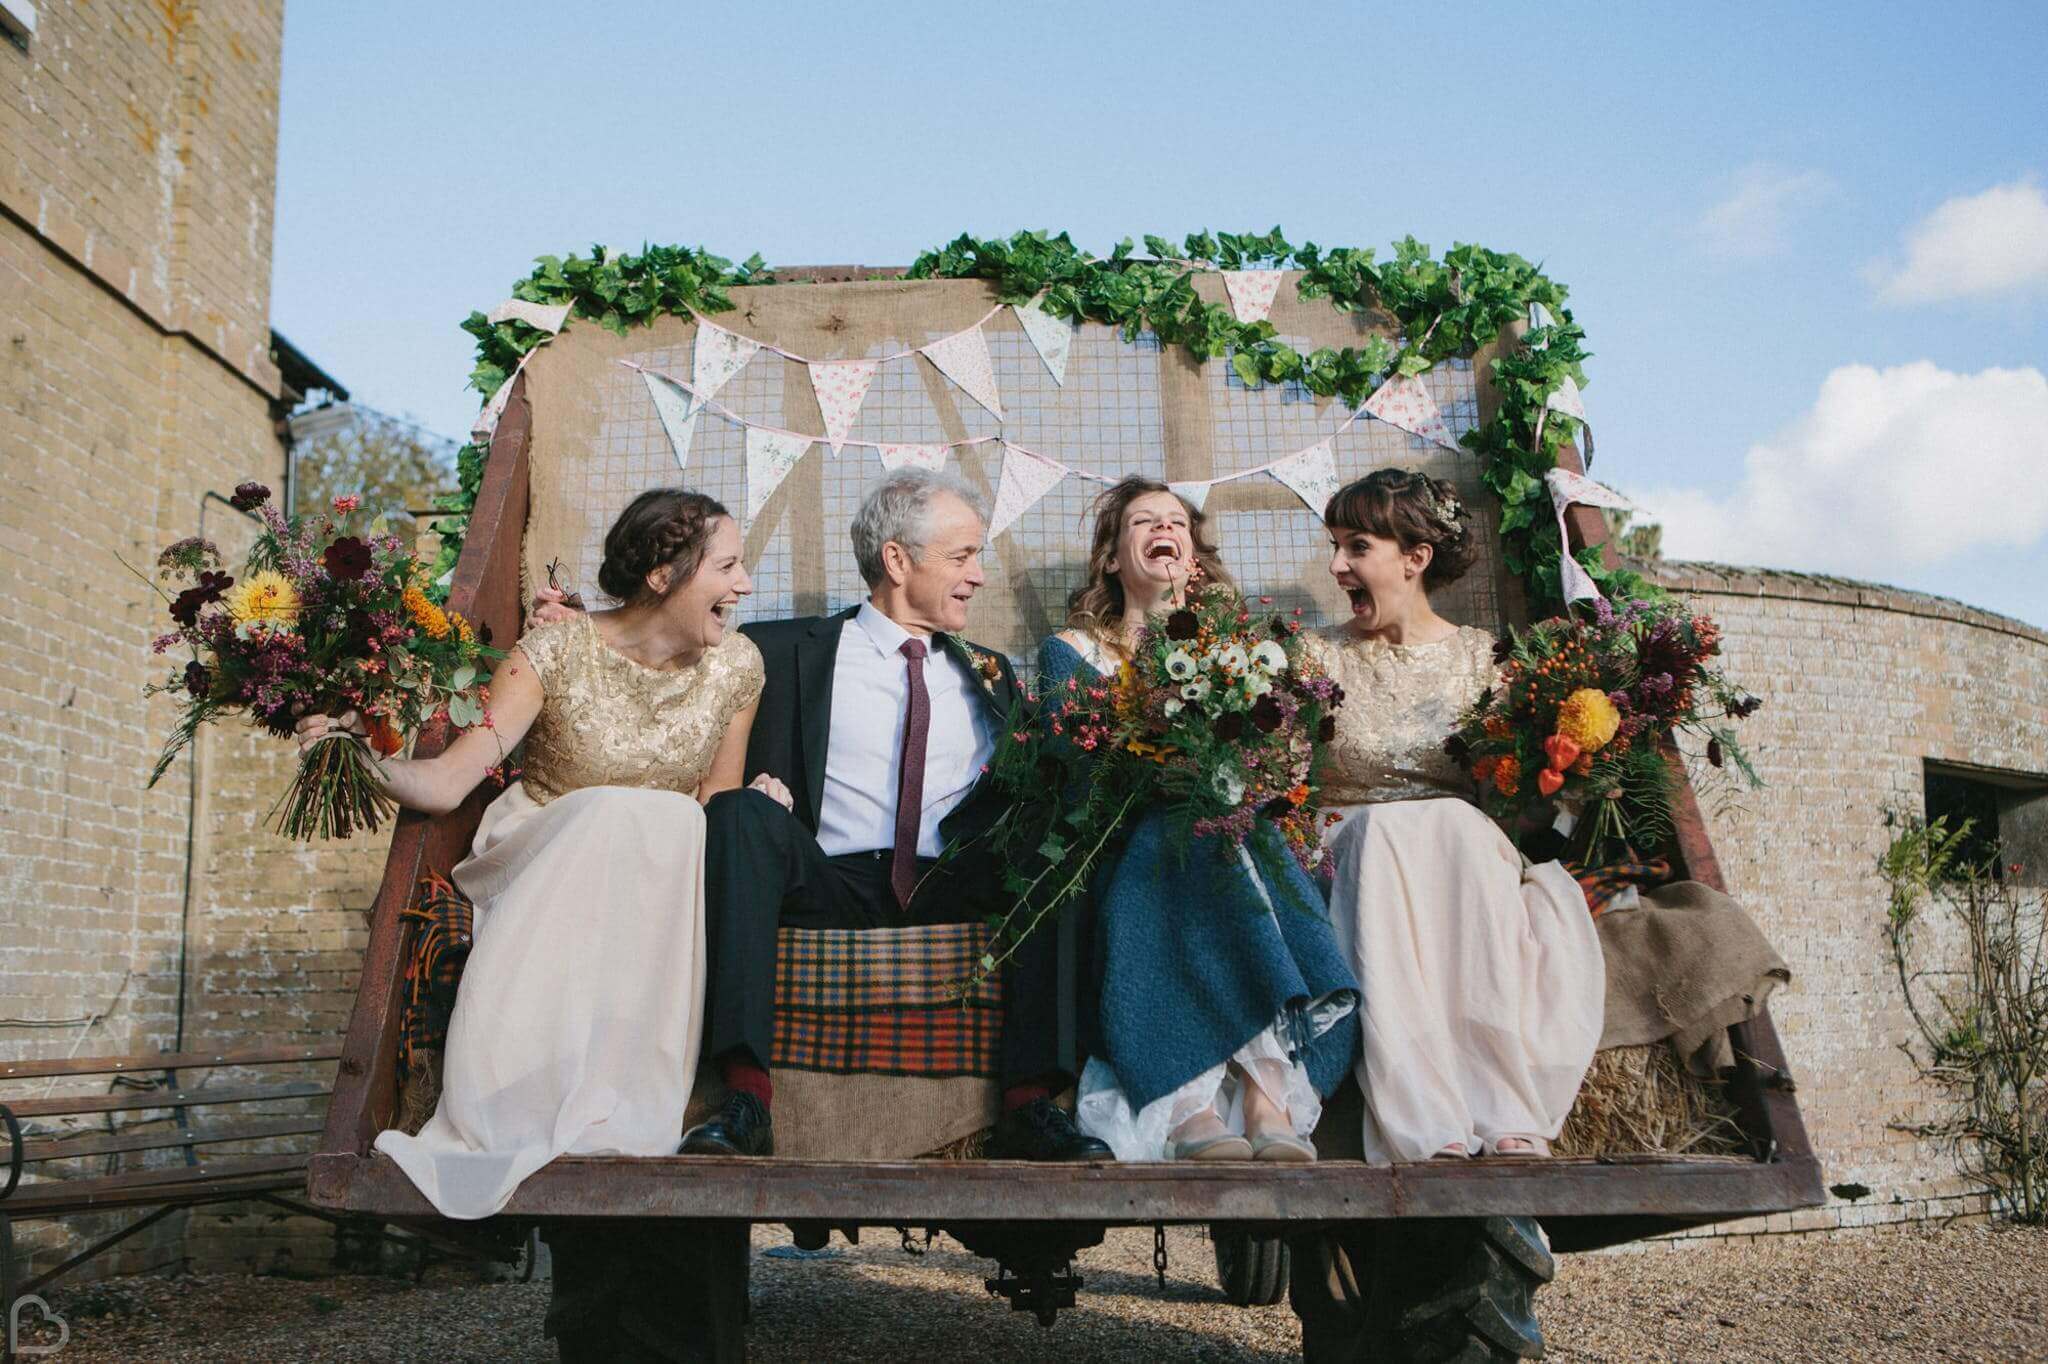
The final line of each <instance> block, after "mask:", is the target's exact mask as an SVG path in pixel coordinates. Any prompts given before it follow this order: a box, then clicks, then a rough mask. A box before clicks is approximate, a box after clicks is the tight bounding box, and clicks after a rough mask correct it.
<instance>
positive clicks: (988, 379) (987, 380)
mask: <svg viewBox="0 0 2048 1364" xmlns="http://www.w3.org/2000/svg"><path fill="white" fill-rule="evenodd" d="M923 349H924V354H925V358H926V359H928V360H930V361H931V362H932V363H933V364H935V365H937V366H938V367H939V373H941V374H943V375H945V376H946V377H947V378H948V379H951V380H952V381H953V382H954V383H956V384H958V385H959V386H960V387H961V388H963V389H965V390H966V391H967V396H968V397H970V398H972V399H974V401H976V402H978V403H980V404H981V405H982V406H983V407H985V408H987V409H988V410H989V411H990V412H992V413H993V414H995V419H996V420H997V421H1001V420H1002V419H1003V400H1002V395H1000V394H998V393H997V392H996V368H995V363H994V362H993V361H991V360H990V359H989V356H988V338H987V337H985V336H983V335H982V334H981V328H980V327H979V326H974V327H969V328H968V329H967V330H966V331H964V332H954V333H953V334H952V335H951V336H946V337H941V338H940V339H939V340H937V341H934V342H932V343H931V344H930V345H929V346H926V347H924V348H923Z"/></svg>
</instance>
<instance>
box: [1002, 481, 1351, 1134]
mask: <svg viewBox="0 0 2048 1364" xmlns="http://www.w3.org/2000/svg"><path fill="white" fill-rule="evenodd" d="M1203 520H1204V518H1203V516H1202V514H1201V513H1200V512H1199V511H1197V510H1196V509H1195V508H1194V507H1192V506H1191V505H1189V504H1188V503H1187V502H1186V501H1185V500H1184V499H1182V498H1181V497H1180V496H1179V495H1178V494H1177V493H1175V492H1173V491H1172V490H1171V489H1170V488H1168V487H1167V485H1166V484H1164V483H1157V482H1153V481H1150V480H1147V479H1143V478H1138V477H1135V476H1134V477H1130V478H1126V479H1124V480H1123V481H1122V482H1120V483H1118V484H1117V485H1116V486H1115V487H1113V488H1110V489H1109V490H1108V491H1106V492H1105V493H1104V494H1103V495H1102V497H1101V499H1100V500H1099V501H1098V503H1097V508H1096V518H1095V533H1094V538H1093V542H1092V545H1091V547H1090V551H1089V556H1088V579H1087V581H1086V582H1085V583H1084V584H1082V586H1081V587H1080V588H1078V589H1077V590H1076V591H1075V592H1074V594H1073V596H1072V598H1071V599H1070V601H1069V612H1068V616H1067V628H1066V629H1064V630H1062V631H1060V632H1059V633H1058V634H1056V635H1053V636H1051V637H1050V638H1048V639H1047V640H1046V641H1045V643H1044V644H1043V645H1041V646H1040V648H1039V655H1038V666H1039V685H1040V688H1041V689H1042V692H1043V694H1045V695H1048V696H1049V695H1051V694H1053V693H1054V692H1055V691H1058V690H1063V689H1064V688H1065V687H1066V685H1067V681H1068V679H1069V678H1073V679H1075V680H1076V682H1077V683H1078V684H1079V685H1081V686H1089V685H1092V684H1093V683H1095V682H1096V681H1098V680H1100V679H1101V678H1103V677H1104V676H1107V675H1109V674H1112V673H1114V672H1115V671H1116V669H1117V668H1118V667H1119V666H1121V665H1122V664H1123V663H1124V662H1125V661H1127V660H1128V659H1129V658H1130V656H1131V649H1132V647H1133V646H1134V645H1135V644H1136V642H1137V639H1138V634H1139V631H1140V630H1142V629H1143V628H1144V626H1145V623H1146V621H1147V618H1148V617H1149V616H1151V615H1152V614H1153V613H1155V612H1157V611H1161V610H1164V609H1166V608H1168V607H1169V606H1171V605H1173V604H1175V603H1177V602H1178V601H1179V600H1180V598H1181V595H1182V593H1183V592H1184V590H1185V587H1186V584H1187V581H1188V577H1189V573H1190V571H1191V570H1192V569H1193V568H1195V567H1197V566H1199V567H1200V569H1201V570H1202V573H1203V574H1204V576H1205V577H1207V578H1208V579H1211V580H1215V581H1222V582H1228V581H1229V579H1228V578H1227V577H1225V575H1224V573H1223V566H1222V564H1221V562H1220V561H1219V560H1218V558H1217V555H1216V549H1215V546H1214V545H1212V544H1210V543H1208V542H1207V541H1206V540H1205V539H1204V536H1203ZM1168 823H1169V821H1168V819H1167V817H1166V815H1165V813H1164V812H1163V811H1154V812H1152V813H1150V814H1147V815H1145V816H1144V817H1142V818H1141V819H1139V820H1138V821H1137V823H1136V824H1135V826H1134V828H1133V830H1132V833H1131V835H1130V839H1129V841H1128V842H1127V843H1126V844H1125V846H1124V847H1123V849H1122V850H1121V851H1120V852H1119V853H1118V855H1117V856H1116V858H1115V860H1114V861H1113V862H1112V863H1111V864H1109V865H1108V866H1106V867H1105V868H1104V869H1103V870H1102V871H1101V872H1099V873H1098V874H1097V876H1096V880H1095V884H1094V886H1093V890H1094V899H1095V921H1096V935H1095V936H1096V941H1095V951H1096V960H1097V962H1098V964H1099V966H1100V969H1101V974H1100V981H1101V1003H1100V1007H1099V1016H1098V1020H1097V1024H1098V1027H1097V1031H1098V1037H1097V1042H1096V1047H1095V1055H1094V1057H1092V1058H1091V1059H1090V1061H1089V1062H1088V1065H1087V1069H1086V1071H1085V1072H1084V1073H1083V1075H1082V1077H1081V1083H1080V1096H1079V1101H1078V1104H1077V1107H1076V1116H1077V1118H1078V1119H1079V1122H1080V1125H1081V1127H1082V1129H1083V1130H1084V1131H1086V1132H1088V1133H1089V1134H1090V1135H1091V1136H1095V1137H1099V1138H1101V1139H1102V1140H1104V1141H1107V1142H1108V1143H1109V1144H1110V1145H1111V1146H1112V1147H1114V1148H1115V1150H1116V1154H1117V1158H1118V1159H1119V1160H1251V1159H1258V1160H1268V1161H1297V1162H1298V1161H1311V1160H1314V1159H1315V1156H1316V1152H1315V1147H1314V1146H1313V1145H1312V1144H1311V1143H1310V1141H1309V1133H1311V1132H1312V1131H1313V1130H1314V1129H1315V1124H1316V1119H1317V1118H1318V1117H1319V1116H1320V1115H1321V1112H1322V1096H1323V1095H1326V1094H1328V1093H1329V1092H1330V1091H1331V1090H1332V1089H1334V1088H1335V1087H1336V1086H1337V1084H1338V1083H1339V1082H1340V1081H1341V1080H1342V1079H1343V1077H1344V1074H1345V1071H1346V1069H1347V1068H1348V1067H1349V1066H1350V1064H1351V1063H1352V1061H1353V1060H1354V1059H1355V1057H1356V1054H1357V1048H1358V1023H1357V1018H1356V1011H1357V1007H1358V985H1357V981H1356V979H1355V978H1354V977H1353V975H1352V973H1351V970H1350V967H1349V966H1348V965H1347V964H1346V962H1345V959H1344V955H1343V953H1342V952H1341V950H1340V949H1339V948H1338V945H1337V942H1336V939H1335V936H1334V935H1333V933H1332V931H1331V929H1330V925H1329V922H1328V920H1327V918H1326V917H1325V911H1324V908H1323V898H1322V896H1321V894H1320V893H1319V892H1318V891H1317V888H1316V886H1315V884H1314V882H1312V881H1311V880H1310V879H1309V878H1308V876H1307V875H1306V874H1305V873H1304V872H1302V871H1301V870H1300V868H1299V867H1298V866H1297V865H1296V864H1295V862H1294V860H1293V859H1292V858H1291V857H1290V856H1288V855H1287V854H1286V852H1285V851H1284V850H1283V849H1282V847H1281V844H1280V839H1279V834H1278V831H1277V830H1275V829H1273V828H1272V827H1270V826H1269V825H1267V824H1265V823H1264V822H1263V821H1261V822H1260V823H1259V824H1258V825H1257V826H1255V830H1254V834H1253V837H1254V838H1256V839H1260V840H1262V841H1269V846H1268V847H1267V848H1266V851H1268V852H1271V853H1275V854H1277V855H1276V856H1269V857H1263V858H1257V859H1254V858H1252V857H1251V856H1250V855H1249V854H1248V853H1247V852H1246V851H1245V850H1243V849H1239V848H1233V847H1231V846H1230V845H1229V844H1228V842H1227V841H1225V840H1223V839H1222V838H1220V837H1211V838H1197V839H1194V840H1193V841H1192V842H1191V843H1190V844H1189V845H1188V846H1187V848H1186V850H1185V854H1184V855H1183V853H1182V852H1181V851H1180V850H1178V849H1174V848H1170V847H1169V846H1168V835H1167V827H1168ZM1268 866H1279V867H1284V868H1285V872H1284V874H1274V873H1272V872H1270V871H1268V870H1266V868H1267V867H1268Z"/></svg>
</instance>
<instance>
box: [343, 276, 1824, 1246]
mask: <svg viewBox="0 0 2048 1364" xmlns="http://www.w3.org/2000/svg"><path fill="white" fill-rule="evenodd" d="M778 273H779V275H780V276H781V277H782V278H785V279H787V278H791V277H793V276H800V277H806V278H810V279H813V280H816V281H819V282H836V281H840V280H850V279H866V278H877V277H885V276H890V275H900V274H901V273H902V272H901V271H900V270H881V269H868V268H863V267H851V266H849V267H821V268H811V269H806V270H802V271H788V270H785V271H781V272H778ZM1499 344H1509V345H1511V344H1514V338H1513V337H1508V338H1504V341H1503V342H1501V343H1496V345H1499ZM1495 353H1497V352H1496V351H1495V350H1494V349H1493V348H1489V349H1488V350H1486V351H1482V352H1481V353H1480V354H1479V355H1478V356H1476V357H1475V358H1474V362H1473V366H1474V370H1475V372H1476V373H1477V376H1478V378H1479V397H1480V407H1481V412H1480V416H1481V419H1482V420H1486V419H1488V418H1490V416H1491V414H1492V411H1493V409H1494V407H1495V406H1497V404H1498V395H1497V394H1495V392H1494V391H1493V387H1492V384H1491V382H1490V376H1491V369H1490V366H1489V364H1488V361H1489V360H1490V359H1491V358H1492V355H1493V354H1495ZM513 384H514V387H513V391H512V394H511V396H510V400H509V402H508V404H507V406H506V408H505V411H504V415H503V417H502V419H501V420H500V422H499V424H498V428H497V432H496V434H495V436H494V437H493V439H492V441H491V449H490V458H489V460H488V462H487V463H486V465H485V470H484V479H483V485H482V488H481V490H480V492H479V495H478V498H477V504H476V507H475V510H474V511H473V512H472V514H471V517H470V522H469V531H468V538H467V540H466V542H465V545H464V549H463V553H462V557H461V561H460V563H458V564H457V566H456V570H455V576H454V582H453V589H452V591H451V594H450V604H451V605H452V606H453V607H454V608H455V609H457V610H460V611H461V612H462V613H463V614H465V615H467V616H468V617H470V618H471V619H472V620H475V621H478V622H480V623H481V624H482V625H484V626H486V627H488V629H489V630H490V632H491V634H492V636H493V637H494V638H496V639H498V640H500V641H506V640H511V639H514V638H516V637H517V636H518V633H519V624H520V619H521V606H522V603H521V600H520V574H519V557H520V548H521V540H522V536H523V533H524V528H525V524H526V516H527V498H528V488H527V475H528V464H527V449H528V443H529V439H530V435H531V431H532V412H531V408H530V407H529V405H528V401H527V396H526V392H525V380H524V378H523V377H521V378H518V379H515V380H514V381H513ZM1564 460H1565V462H1566V463H1567V464H1568V465H1569V466H1571V467H1578V455H1577V452H1576V451H1574V450H1567V451H1566V452H1565V454H1564ZM1569 519H1570V528H1571V531H1572V534H1573V538H1574V539H1575V540H1576V541H1577V542H1579V543H1580V544H1582V545H1594V546H1605V544H1606V541H1607V534H1606V526H1605V523H1604V521H1603V520H1602V519H1601V517H1600V515H1599V513H1597V512H1595V511H1593V510H1592V509H1591V508H1586V507H1574V508H1572V509H1571V513H1570V518H1569ZM1608 552H1610V553H1611V549H1609V551H1608ZM445 740H446V735H445V733H444V732H439V731H430V732H429V733H428V734H427V735H426V736H424V737H423V738H422V740H421V742H420V749H419V751H420V752H422V753H429V754H430V753H433V752H437V751H438V750H439V749H440V747H441V746H442V744H443V743H444V742H445ZM485 801H486V796H485V793H484V792H483V791H481V790H479V791H478V792H475V793H473V794H472V795H471V796H470V797H469V799H468V800H467V801H465V802H464V803H463V805H462V806H461V808H459V809H458V810H456V811H454V812H453V813H451V814H448V815H443V816H438V817H432V818H430V817H427V816H425V815H421V814H417V813H413V812H405V813H403V814H401V815H400V817H399V819H398V823H397V827H396V831H395V834H394V836H393V839H392V844H391V850H390V854H389V858H388V860H387V861H386V863H385V869H384V879H383V882H382V885H381V887H380V889H379V891H378V895H377V900H376V905H375V908H374V910H373V911H372V919H371V926H370V939H369V944H368V948H367V951H366V952H365V954H364V958H363V967H362V978H361V983H360V986H359V988H358V993H357V997H356V1005H355V1011H354V1014H353V1016H352V1018H351V1020H350V1024H349V1030H348V1036H347V1039H346V1041H345V1043H344V1046H343V1051H342V1057H341V1062H340V1067H339V1071H338V1073H337V1075H336V1077H335V1084H334V1093H333V1098H332V1100H331V1102H330V1103H329V1106H328V1113H327V1127H326V1131H325V1133H324V1134H323V1136H322V1138H321V1142H320V1147H319V1151H318V1153H317V1154H315V1155H314V1156H313V1158H312V1160H311V1163H310V1165H309V1168H308V1194H309V1197H310V1199H311V1201H312V1202H313V1203H314V1204H315V1205H316V1206H319V1207H322V1208H327V1209H331V1210H334V1211H337V1212H356V1213H368V1214H375V1215H379V1216H383V1217H388V1218H392V1219H394V1220H403V1221H408V1222H421V1223H430V1222H433V1221H436V1220H438V1219H436V1217H435V1214H434V1211H433V1209H432V1207H431V1206H430V1205H428V1203H427V1202H426V1201H425V1200H424V1199H423V1198H421V1197H420V1195H419V1193H418V1191H417V1190H415V1189H414V1188H413V1187H412V1185H411V1184H410V1183H409V1182H408V1181H407V1180H406V1178H405V1176H404V1175H403V1174H402V1173H401V1172H400V1171H399V1170H398V1168H397V1167H396V1166H395V1165H394V1164H393V1163H392V1162H391V1161H390V1159H389V1158H388V1157H385V1156H382V1155H379V1154H377V1153H375V1152H373V1151H372V1150H371V1142H372V1141H373V1140H374V1138H375V1137H376V1134H377V1133H378V1132H379V1131H381V1130H382V1129H384V1128H385V1127H387V1126H389V1125H390V1123H391V1119H392V1115H393V1113H394V1112H395V1110H396V1107H397V1098H398V1092H397V1076H396V1057H397V1028H398V1017H399V999H400V988H401V976H402V968H401V963H402V962H403V961H404V959H405V950H406V942H405V937H406V934H407V932H408V927H407V925H406V924H405V923H404V922H403V921H402V920H401V918H400V910H401V909H403V908H404V907H405V904H406V902H407V900H408V897H409V896H410V895H411V894H412V892H413V887H414V885H415V884H416V882H417V881H418V879H419V877H420V876H421V874H422V873H424V872H427V871H430V870H435V869H441V870H445V869H446V868H448V867H449V866H452V865H453V864H454V863H455V862H456V861H458V860H459V859H460V858H461V857H462V856H463V854H464V853H465V852H466V851H467V849H468V847H469V843H470V839H471V837H472V835H473V834H474V831H475V829H476V826H477V822H478V820H479V818H480V817H481V816H482V813H483V807H484V804H485ZM1676 814H1677V825H1678V847H1677V849H1676V851H1677V859H1676V860H1677V861H1679V862H1680V863H1681V864H1682V870H1683V872H1684V873H1685V874H1686V875H1689V876H1691V877H1692V878H1693V879H1696V880H1699V881H1702V882H1705V883H1706V884H1708V885H1710V886H1714V887H1716V888H1721V887H1722V885H1723V882H1722V877H1721V870H1720V864H1719V862H1718V861H1717V860H1716V858H1715V856H1714V850H1713V847H1712V844H1711V842H1710V841H1709V839H1708V836H1707V831H1706V827H1705V824H1704V822H1703V820H1702V817H1701V813H1700V810H1699V806H1698V803H1697V801H1696V800H1695V798H1694V796H1693V792H1692V790H1691V788H1690V786H1689V785H1684V784H1681V788H1680V791H1679V798H1678V804H1677V810H1676ZM1730 1032H1731V1034H1732V1041H1733V1044H1734V1052H1735V1056H1736V1058H1737V1064H1736V1070H1735V1073H1734V1076H1733V1082H1732V1086H1731V1093H1732V1094H1733V1095H1734V1097H1735V1099H1736V1102H1737V1106H1738V1109H1739V1121H1740V1125H1741V1128H1742V1131H1743V1134H1744V1137H1745V1139H1746V1142H1747V1145H1748V1148H1749V1151H1750V1154H1749V1155H1747V1156H1735V1157H1730V1156H1717V1157H1689V1156H1638V1157H1628V1158H1614V1159H1605V1158H1603V1159H1549V1160H1512V1159H1493V1160H1484V1161H1448V1162H1447V1161H1436V1162H1429V1163H1424V1164H1416V1165H1404V1166H1394V1167H1391V1168H1389V1167H1374V1166H1368V1165H1365V1164H1363V1163H1361V1162H1357V1161H1346V1160H1325V1161H1322V1162H1320V1163H1318V1164H1315V1165H1311V1166H1297V1167H1273V1166H1266V1165H1250V1164H1247V1165H1242V1166H1234V1165H1228V1164H1216V1165H1205V1166H1203V1167H1201V1168H1200V1170H1199V1171H1196V1170H1193V1169H1191V1168H1190V1167H1189V1166H1187V1165H1185V1164H1182V1165H1119V1164H1099V1165H1079V1166H1075V1165H1033V1164H1026V1163H1015V1162H994V1161H943V1162H940V1161H889V1162H840V1161H810V1160H778V1159H773V1158H769V1159H706V1158H695V1157H692V1158H682V1157H670V1158H624V1157H563V1158H561V1159H558V1160H556V1161H554V1162H553V1163H552V1164H550V1165H548V1166H546V1167H545V1168H543V1169H541V1170H539V1171H538V1172H536V1173H535V1174H533V1175H532V1176H530V1177H529V1178H528V1179H527V1180H526V1182H525V1183H524V1184H523V1185H521V1187H520V1188H519V1190H518V1192H517V1193H516V1194H515V1195H514V1197H513V1199H512V1202H511V1204H510V1206H509V1207H508V1208H507V1209H506V1215H507V1216H508V1217H513V1218H533V1219H557V1218H573V1219H593V1218H598V1219H608V1218H653V1219H688V1220H691V1221H699V1220H701V1221H702V1222H703V1223H705V1224H706V1225H710V1224H713V1223H716V1224H721V1225H726V1226H731V1225H734V1224H738V1223H746V1222H810V1223H813V1224H816V1223H826V1224H831V1225H840V1226H857V1225H867V1226H911V1225H916V1226H954V1225H960V1224H974V1223H990V1222H1003V1223H1034V1224H1040V1225H1045V1224H1054V1223H1086V1224H1095V1225H1133V1224H1145V1223H1165V1222H1172V1223H1202V1222H1207V1223H1236V1224H1251V1225H1263V1226H1267V1227H1276V1226H1284V1227H1285V1228H1286V1229H1287V1230H1288V1231H1290V1232H1295V1231H1305V1230H1308V1229H1310V1228H1311V1227H1313V1226H1316V1225H1327V1224H1335V1223H1343V1222H1357V1221H1365V1220H1374V1219H1386V1218H1450V1217H1472V1216H1491V1215H1498V1214H1530V1215H1534V1216H1536V1217H1539V1218H1541V1219H1542V1222H1543V1225H1544V1227H1545V1229H1546V1231H1547V1232H1548V1233H1549V1235H1550V1237H1551V1239H1552V1242H1553V1244H1554V1245H1555V1246H1556V1248H1557V1249H1559V1250H1578V1249H1589V1248H1593V1247H1598V1246H1602V1245H1610V1244H1614V1243H1616V1242H1621V1241H1629V1240H1634V1239H1638V1238H1640V1237H1643V1236H1648V1235H1654V1234H1656V1233H1658V1232H1662V1231H1669V1230H1674V1229H1677V1228H1681V1227H1688V1226H1697V1225H1701V1224H1703V1223H1708V1222H1717V1221H1726V1220H1729V1219H1732V1218H1739V1217H1746V1216H1753V1215H1757V1214H1763V1213H1772V1212H1785V1211H1790V1210H1792V1209H1795V1208H1803V1207H1811V1206H1814V1205H1816V1204H1818V1203H1820V1202H1822V1201H1823V1200H1824V1197H1825V1194H1824V1191H1823V1185H1822V1178H1821V1171H1820V1165H1819V1162H1818V1161H1817V1160H1816V1159H1815V1157H1814V1154H1813V1150H1812V1148H1811V1146H1810V1145H1809V1143H1808V1141H1807V1136H1806V1128H1805V1125H1804V1123H1803V1122H1802V1121H1801V1119H1800V1115H1799V1109H1798V1105H1797V1102H1796V1100H1795V1099H1794V1097H1793V1085H1792V1078H1791V1075H1790V1073H1789V1071H1788V1070H1787V1068H1786V1064H1785V1057H1784V1052H1783V1050H1782V1049H1781V1047H1780V1046H1779V1042H1778V1035H1777V1030H1776V1029H1775V1028H1774V1027H1773V1026H1772V1023H1771V1019H1770V1015H1769V1014H1768V1012H1766V1013H1762V1014H1760V1015H1759V1016H1758V1017H1757V1018H1756V1019H1754V1020H1753V1021H1751V1022H1748V1023H1744V1024H1740V1025H1737V1026H1736V1027H1734V1028H1732V1029H1731V1030H1730ZM1048 1229H1050V1228H1048Z"/></svg>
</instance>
